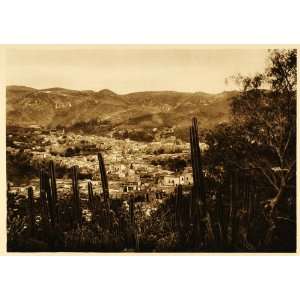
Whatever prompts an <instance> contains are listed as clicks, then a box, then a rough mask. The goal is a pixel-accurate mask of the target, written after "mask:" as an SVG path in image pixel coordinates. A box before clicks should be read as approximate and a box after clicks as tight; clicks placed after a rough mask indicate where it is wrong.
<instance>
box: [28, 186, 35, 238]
mask: <svg viewBox="0 0 300 300" xmlns="http://www.w3.org/2000/svg"><path fill="white" fill-rule="evenodd" d="M27 192H28V212H29V228H30V232H31V234H34V232H35V214H34V200H33V189H32V187H31V186H30V187H29V188H28V189H27Z"/></svg>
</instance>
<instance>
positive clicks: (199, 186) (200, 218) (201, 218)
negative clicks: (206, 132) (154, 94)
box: [190, 118, 215, 247]
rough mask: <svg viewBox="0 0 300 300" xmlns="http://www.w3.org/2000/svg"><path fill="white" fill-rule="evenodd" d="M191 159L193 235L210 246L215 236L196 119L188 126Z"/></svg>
mask: <svg viewBox="0 0 300 300" xmlns="http://www.w3.org/2000/svg"><path fill="white" fill-rule="evenodd" d="M190 144H191V161H192V168H193V179H194V185H193V191H192V198H193V199H192V200H193V201H192V210H193V211H194V213H193V215H192V217H193V219H194V220H193V223H194V236H195V237H197V243H199V245H200V244H202V241H203V243H204V245H206V246H208V247H211V246H213V245H214V243H215V236H214V232H213V229H212V225H211V219H210V214H209V211H208V209H207V201H206V190H205V180H204V172H203V168H202V158H201V151H200V145H199V135H198V121H197V119H196V118H193V120H192V127H191V128H190Z"/></svg>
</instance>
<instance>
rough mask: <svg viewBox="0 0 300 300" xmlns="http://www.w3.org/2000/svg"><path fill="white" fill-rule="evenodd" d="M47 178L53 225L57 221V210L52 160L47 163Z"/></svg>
mask: <svg viewBox="0 0 300 300" xmlns="http://www.w3.org/2000/svg"><path fill="white" fill-rule="evenodd" d="M49 177H50V178H49V179H50V188H51V200H52V202H51V204H50V214H51V220H52V223H53V225H55V224H56V222H57V217H58V212H57V188H56V177H55V166H54V162H53V161H50V163H49Z"/></svg>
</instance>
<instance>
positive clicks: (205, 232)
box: [7, 50, 297, 252]
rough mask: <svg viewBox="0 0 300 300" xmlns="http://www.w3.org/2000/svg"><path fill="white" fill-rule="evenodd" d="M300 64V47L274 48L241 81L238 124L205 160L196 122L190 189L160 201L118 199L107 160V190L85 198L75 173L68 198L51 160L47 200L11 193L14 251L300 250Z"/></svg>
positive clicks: (216, 137) (222, 134)
mask: <svg viewBox="0 0 300 300" xmlns="http://www.w3.org/2000/svg"><path fill="white" fill-rule="evenodd" d="M296 65H297V64H296V50H284V51H272V52H271V53H270V65H269V67H268V69H267V70H266V72H265V73H264V74H257V75H256V76H254V77H252V78H250V77H242V76H237V77H236V78H235V79H236V80H237V81H238V82H239V83H240V84H241V86H242V91H241V93H240V94H239V95H237V96H236V97H235V98H234V99H233V101H232V105H231V110H232V120H231V122H230V123H227V124H222V125H221V126H217V127H216V128H215V129H214V130H213V131H209V132H208V133H207V134H206V137H205V142H206V143H207V144H208V145H209V151H207V152H206V153H205V155H203V154H202V153H201V152H200V148H199V134H198V124H197V120H196V119H193V122H192V126H191V128H190V144H191V162H192V167H193V176H194V185H193V188H192V191H190V192H188V193H186V191H184V189H183V187H182V186H180V185H179V186H178V187H176V190H175V191H174V194H172V195H170V196H168V197H164V198H162V199H158V200H156V201H154V202H153V203H149V202H148V201H141V199H138V198H135V197H134V195H131V196H130V197H129V199H123V200H122V201H117V200H113V199H110V197H109V193H108V184H109V183H108V181H107V178H106V172H105V164H104V161H103V158H102V156H101V154H99V171H100V177H101V182H102V189H103V193H102V194H101V195H96V194H95V193H94V191H93V187H92V185H91V183H89V199H88V201H82V199H80V196H79V190H78V174H77V168H76V167H73V168H72V182H73V195H70V198H69V199H59V195H57V191H56V179H55V166H54V164H53V163H50V165H49V166H48V167H47V168H45V169H43V170H41V172H40V197H39V198H38V199H37V198H36V197H35V196H34V195H33V191H32V189H31V188H29V189H28V197H27V198H26V199H20V198H19V197H18V196H16V195H11V194H9V193H8V199H7V209H8V211H7V212H8V214H7V248H8V251H99V252H104V251H109V252H119V251H140V252H153V251H156V252H164V251H166V252H193V251H195V252H214V251H216V252H294V251H295V250H296V82H297V80H296V79H297V78H296ZM267 85H269V86H270V88H268V89H264V88H263V87H265V86H267ZM145 198H146V197H145ZM158 198H160V196H159V195H158Z"/></svg>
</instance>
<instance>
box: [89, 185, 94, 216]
mask: <svg viewBox="0 0 300 300" xmlns="http://www.w3.org/2000/svg"><path fill="white" fill-rule="evenodd" d="M88 194H89V205H90V208H91V211H92V213H93V214H94V213H95V209H96V206H95V201H94V193H93V185H92V182H91V181H89V182H88Z"/></svg>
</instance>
